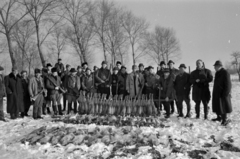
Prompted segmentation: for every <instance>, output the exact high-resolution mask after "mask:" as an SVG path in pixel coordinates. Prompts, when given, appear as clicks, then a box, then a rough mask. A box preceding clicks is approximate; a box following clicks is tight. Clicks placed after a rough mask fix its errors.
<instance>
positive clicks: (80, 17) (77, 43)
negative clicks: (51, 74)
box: [61, 0, 94, 62]
mask: <svg viewBox="0 0 240 159" xmlns="http://www.w3.org/2000/svg"><path fill="white" fill-rule="evenodd" d="M61 3H62V7H63V8H62V10H64V12H65V14H64V15H63V18H64V19H65V20H66V21H67V24H68V25H67V27H66V31H65V37H67V38H68V39H69V41H70V43H71V44H72V46H73V47H74V48H75V50H76V52H77V53H78V55H79V58H80V61H81V62H85V61H86V62H89V59H90V58H89V47H90V45H92V44H91V43H90V42H91V40H92V39H93V36H94V32H93V26H92V25H91V22H90V18H91V12H92V11H93V9H94V5H93V4H92V2H91V1H85V0H61Z"/></svg>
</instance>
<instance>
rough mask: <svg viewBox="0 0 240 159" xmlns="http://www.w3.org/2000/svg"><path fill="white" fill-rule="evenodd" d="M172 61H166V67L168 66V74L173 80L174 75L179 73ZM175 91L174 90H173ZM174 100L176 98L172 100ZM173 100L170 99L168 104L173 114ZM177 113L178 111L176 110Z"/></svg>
mask: <svg viewBox="0 0 240 159" xmlns="http://www.w3.org/2000/svg"><path fill="white" fill-rule="evenodd" d="M174 64H175V63H174V62H173V61H172V60H169V61H168V67H169V71H170V75H171V76H172V77H173V80H175V78H176V76H177V75H178V73H179V70H178V69H176V68H174ZM174 91H175V90H174ZM174 101H175V102H176V100H174ZM174 101H171V102H170V105H171V109H172V110H171V113H172V114H173V113H174V111H175V106H174ZM178 113H179V112H178Z"/></svg>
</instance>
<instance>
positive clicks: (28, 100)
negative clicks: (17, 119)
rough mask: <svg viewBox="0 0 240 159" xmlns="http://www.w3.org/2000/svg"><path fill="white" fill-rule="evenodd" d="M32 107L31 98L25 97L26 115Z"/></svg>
mask: <svg viewBox="0 0 240 159" xmlns="http://www.w3.org/2000/svg"><path fill="white" fill-rule="evenodd" d="M30 106H31V101H30V96H24V108H25V109H24V115H27V113H28V111H29V109H30Z"/></svg>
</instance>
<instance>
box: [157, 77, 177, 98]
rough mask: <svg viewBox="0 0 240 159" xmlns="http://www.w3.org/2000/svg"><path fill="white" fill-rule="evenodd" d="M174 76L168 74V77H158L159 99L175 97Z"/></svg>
mask: <svg viewBox="0 0 240 159" xmlns="http://www.w3.org/2000/svg"><path fill="white" fill-rule="evenodd" d="M173 78H174V77H173V76H171V75H169V76H168V78H166V79H165V78H161V79H160V88H161V99H165V98H167V97H168V98H169V99H175V91H174V79H173Z"/></svg>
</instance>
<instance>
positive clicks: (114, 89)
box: [112, 67, 118, 96]
mask: <svg viewBox="0 0 240 159" xmlns="http://www.w3.org/2000/svg"><path fill="white" fill-rule="evenodd" d="M117 94H118V68H117V67H114V68H113V74H112V95H113V96H115V95H117Z"/></svg>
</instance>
